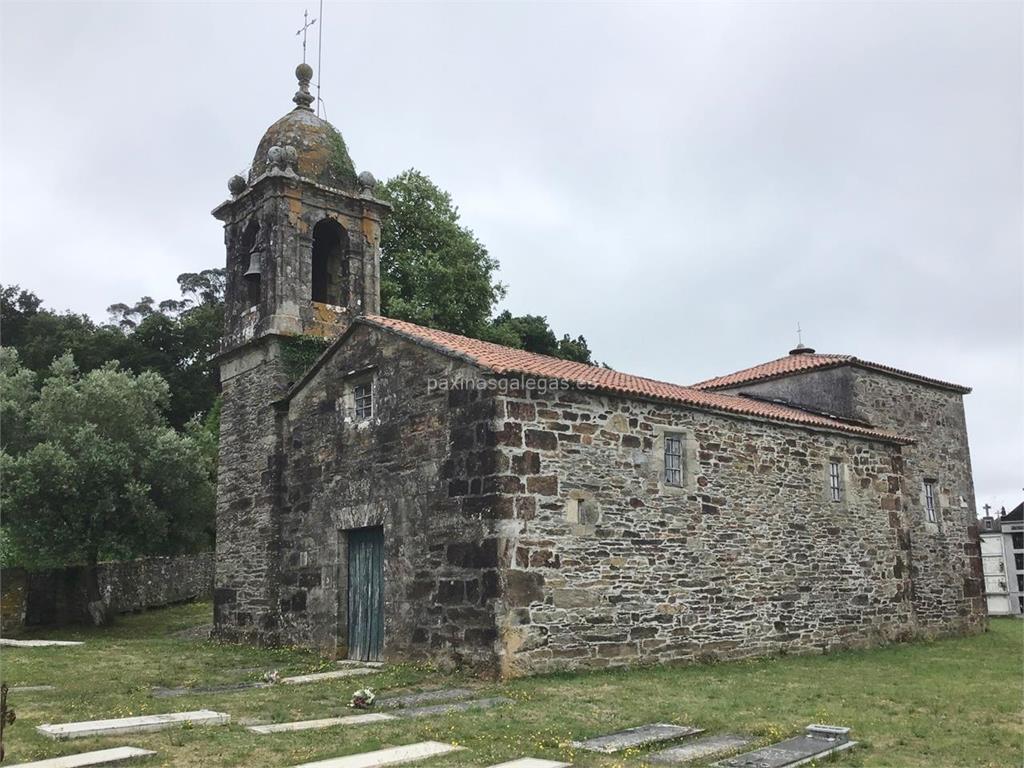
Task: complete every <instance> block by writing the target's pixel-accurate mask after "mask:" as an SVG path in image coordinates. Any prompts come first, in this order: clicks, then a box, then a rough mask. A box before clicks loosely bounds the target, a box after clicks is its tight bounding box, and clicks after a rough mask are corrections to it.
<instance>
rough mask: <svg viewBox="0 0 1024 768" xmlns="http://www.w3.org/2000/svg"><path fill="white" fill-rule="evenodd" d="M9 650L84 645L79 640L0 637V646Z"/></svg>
mask: <svg viewBox="0 0 1024 768" xmlns="http://www.w3.org/2000/svg"><path fill="white" fill-rule="evenodd" d="M4 645H6V646H10V647H11V648H49V647H51V646H63V645H85V643H84V642H81V641H79V640H12V639H10V638H9V637H0V646H4Z"/></svg>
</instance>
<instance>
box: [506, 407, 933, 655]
mask: <svg viewBox="0 0 1024 768" xmlns="http://www.w3.org/2000/svg"><path fill="white" fill-rule="evenodd" d="M534 394H535V396H534V397H527V398H513V397H507V398H503V401H502V405H503V407H504V411H505V413H504V418H503V419H502V418H499V421H498V422H497V424H496V426H495V431H496V433H497V434H498V435H499V436H500V437H499V441H498V442H499V447H500V450H501V452H502V453H503V454H504V456H505V457H506V460H505V461H502V462H501V464H502V465H505V464H506V462H507V465H508V466H509V468H510V469H509V470H508V475H507V476H506V477H504V478H502V485H503V486H504V487H505V488H506V489H508V491H509V493H510V494H512V496H513V498H514V505H513V506H512V507H511V510H512V512H511V514H510V515H509V519H508V520H507V521H506V523H505V528H504V534H505V538H504V540H503V542H502V548H501V551H502V554H503V561H502V565H503V567H504V568H505V569H506V571H505V573H504V579H505V586H504V595H503V601H502V605H501V613H500V614H499V632H500V643H499V645H500V655H501V668H502V671H503V673H504V674H507V675H516V674H526V673H533V672H542V671H548V670H555V669H565V668H574V667H603V666H611V665H621V664H629V663H636V662H661V661H674V660H703V659H710V658H740V657H747V656H754V655H760V654H768V653H774V652H779V651H801V650H812V649H826V648H833V647H839V646H846V645H855V644H868V643H874V642H881V641H886V640H891V639H895V638H900V637H904V636H907V635H909V634H911V633H912V632H913V630H914V624H913V615H912V608H911V604H910V588H911V583H910V578H909V574H910V569H909V562H908V557H909V552H908V550H907V541H908V536H907V531H906V530H905V528H904V526H903V522H902V518H901V517H900V515H899V514H898V510H899V509H900V506H901V488H902V482H901V471H902V457H901V455H900V449H899V447H898V446H895V445H889V444H882V443H872V442H868V441H866V440H862V439H855V438H852V437H851V438H847V437H844V436H842V435H836V434H829V433H824V432H812V431H808V430H804V429H798V428H791V427H787V426H784V425H779V424H768V423H760V422H757V421H753V420H741V419H734V418H729V417H726V416H719V415H716V414H712V413H707V412H698V411H689V410H685V409H682V408H675V407H669V406H666V405H658V404H651V403H642V402H637V401H628V400H622V399H618V398H614V397H606V396H602V395H598V394H596V393H593V392H580V391H575V390H571V391H559V392H555V393H546V394H543V395H538V394H536V393H534ZM666 432H668V433H673V434H679V435H681V436H682V437H683V440H684V446H685V451H684V471H683V484H682V487H679V488H676V487H672V486H668V485H666V484H665V483H664V482H663V451H664V436H665V434H666ZM830 461H840V462H841V463H842V465H843V470H844V478H843V484H844V488H843V499H842V501H841V502H838V503H835V502H831V501H830V500H829V496H828V474H827V473H828V463H829V462H830Z"/></svg>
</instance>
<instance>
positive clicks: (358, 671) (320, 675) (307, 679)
mask: <svg viewBox="0 0 1024 768" xmlns="http://www.w3.org/2000/svg"><path fill="white" fill-rule="evenodd" d="M378 671H379V670H376V669H367V668H366V667H357V668H354V669H337V670H335V671H333V672H314V673H313V674H310V675H295V676H293V677H282V678H281V679H280V680H279V681H278V683H280V684H281V685H304V684H305V683H322V682H323V681H325V680H337V679H339V678H342V677H357V676H359V675H372V674H375V673H376V672H378Z"/></svg>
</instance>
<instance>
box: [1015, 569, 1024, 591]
mask: <svg viewBox="0 0 1024 768" xmlns="http://www.w3.org/2000/svg"><path fill="white" fill-rule="evenodd" d="M1017 591H1018V592H1024V573H1018V574H1017Z"/></svg>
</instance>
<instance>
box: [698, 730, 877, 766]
mask: <svg viewBox="0 0 1024 768" xmlns="http://www.w3.org/2000/svg"><path fill="white" fill-rule="evenodd" d="M855 746H857V742H856V741H850V729H849V728H842V727H837V726H833V725H808V726H807V729H806V732H805V733H803V734H802V735H800V736H794V737H793V738H791V739H786V740H785V741H780V742H778V743H777V744H772V745H771V746H767V747H762V748H761V749H755V750H754V751H752V752H744V753H743V754H742V755H736V757H730V758H727V759H725V760H719V761H718V762H717V763H715V765H716V766H719V768H794V766H797V765H805V764H806V763H810V762H812V761H815V760H821V759H822V758H825V757H828V756H829V755H833V754H836V753H837V752H843V751H845V750H847V749H852V748H853V747H855Z"/></svg>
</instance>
